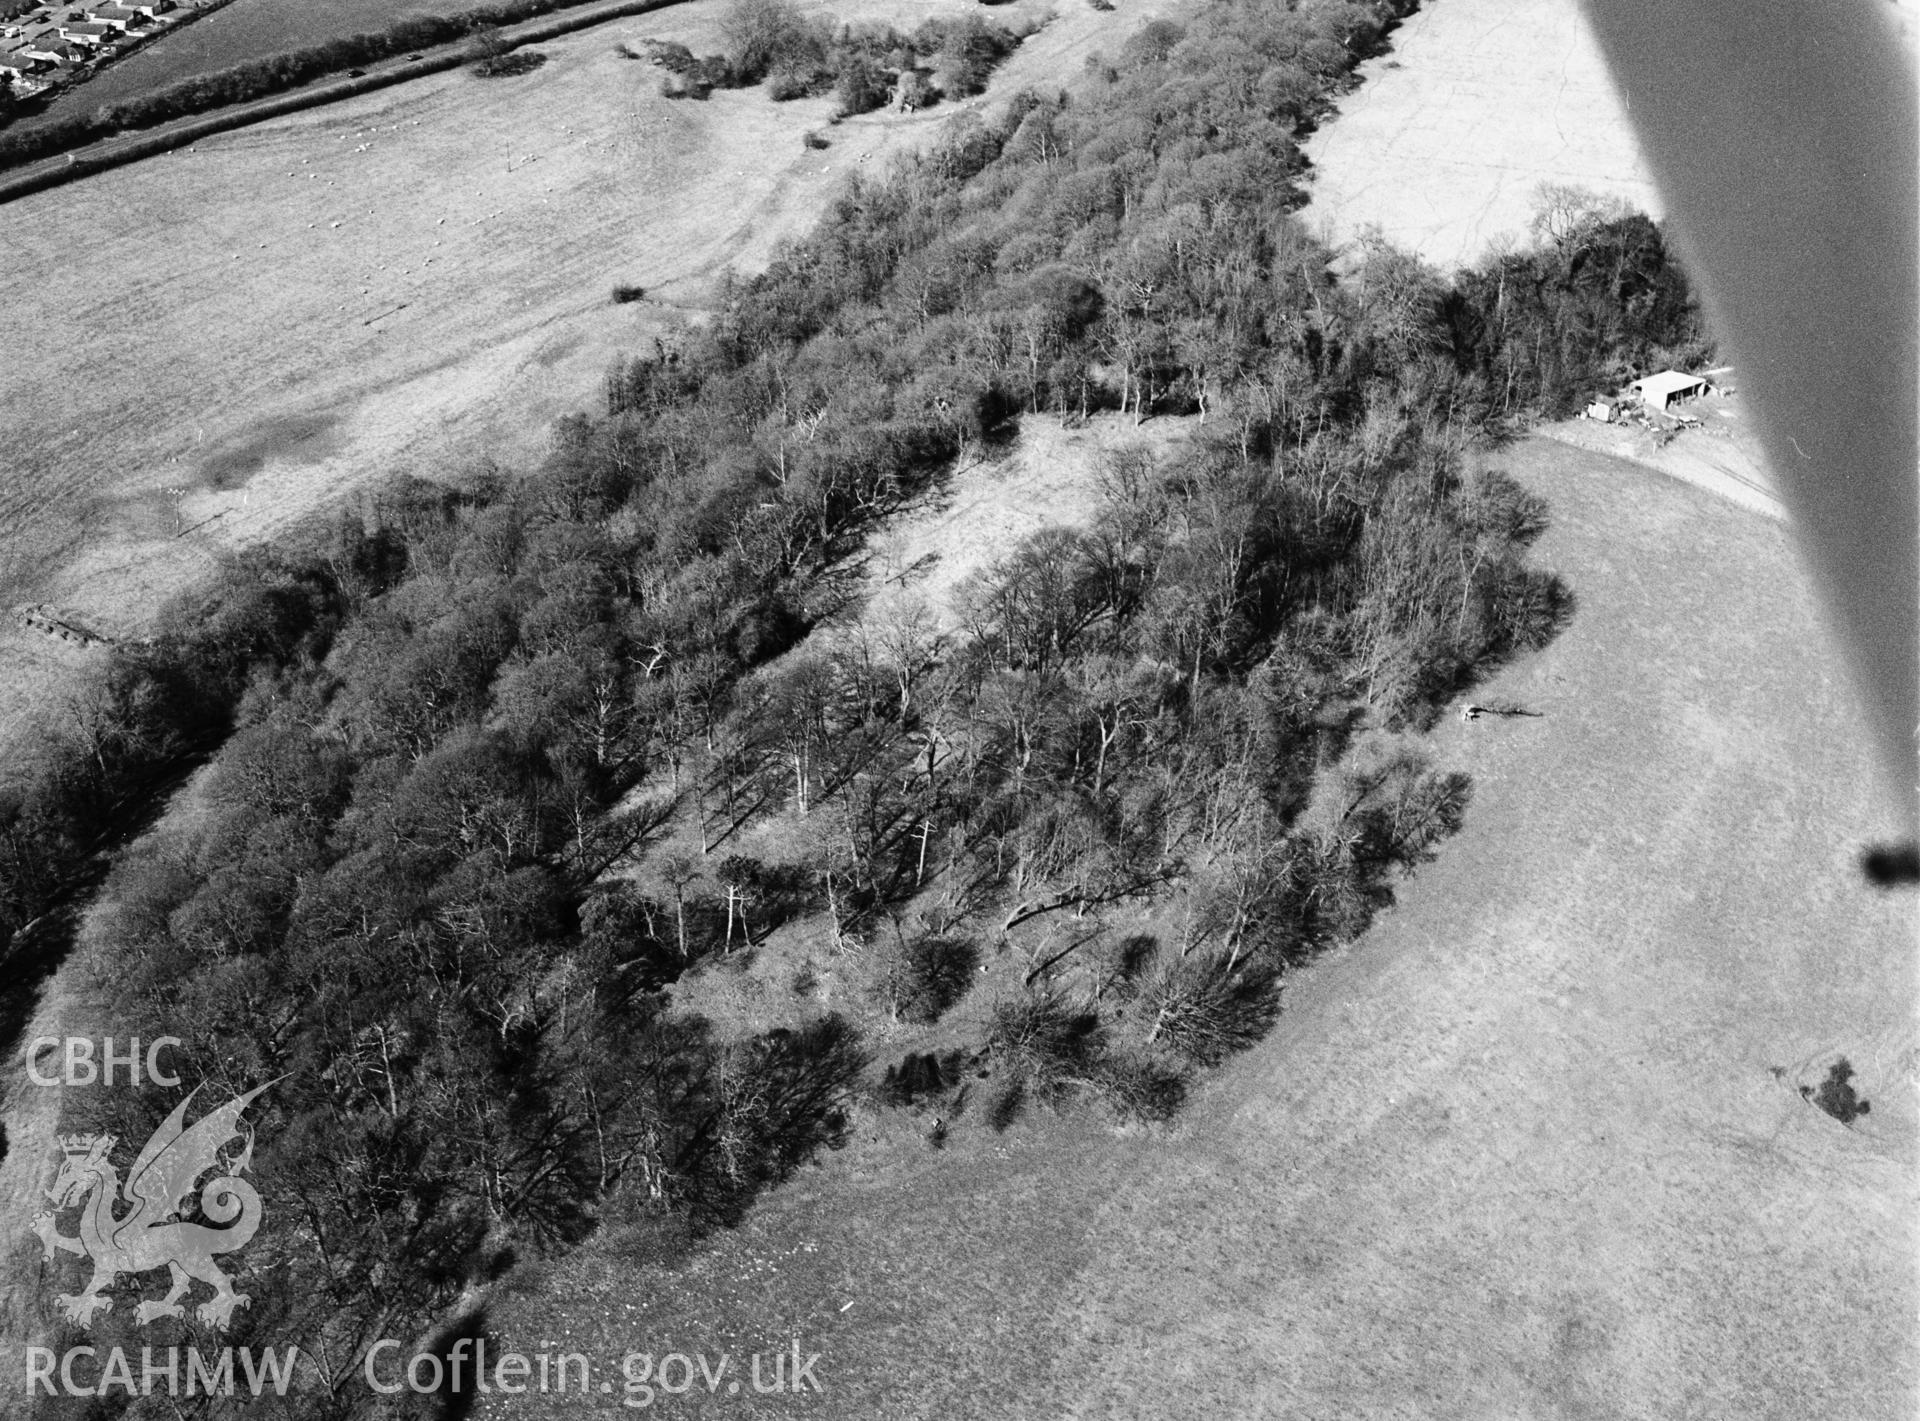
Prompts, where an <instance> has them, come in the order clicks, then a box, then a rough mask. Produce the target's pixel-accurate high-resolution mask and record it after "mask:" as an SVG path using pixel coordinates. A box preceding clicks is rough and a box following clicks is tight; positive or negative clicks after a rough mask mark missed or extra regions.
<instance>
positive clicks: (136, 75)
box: [52, 0, 472, 117]
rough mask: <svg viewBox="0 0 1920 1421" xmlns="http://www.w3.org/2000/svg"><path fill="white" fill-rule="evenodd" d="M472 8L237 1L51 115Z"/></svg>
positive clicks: (98, 80)
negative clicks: (414, 18) (405, 20)
mask: <svg viewBox="0 0 1920 1421" xmlns="http://www.w3.org/2000/svg"><path fill="white" fill-rule="evenodd" d="M470 8H472V7H471V6H470V5H468V4H466V3H464V0H418V3H415V4H408V5H405V6H395V5H393V4H391V3H388V0H327V3H325V4H312V3H307V4H302V3H300V0H235V3H233V4H231V5H227V6H225V7H224V8H222V9H219V10H216V11H214V13H213V14H211V15H208V16H206V17H205V18H204V19H198V20H195V21H193V23H191V24H189V25H186V26H184V27H182V28H181V30H180V31H179V32H178V33H177V34H171V35H167V36H165V37H164V38H162V39H160V40H159V41H157V42H155V43H153V44H150V45H148V46H147V47H145V48H144V49H141V50H140V51H138V52H137V53H134V54H130V55H128V56H127V57H126V58H125V59H123V60H120V61H118V62H116V63H115V64H113V65H112V66H111V67H109V68H108V69H107V70H105V71H104V72H103V73H101V74H99V75H97V76H96V77H94V78H92V79H89V80H88V81H87V82H86V83H85V84H83V85H81V86H80V87H79V88H77V89H75V90H74V91H73V93H72V94H71V95H70V96H69V97H66V98H63V99H62V100H61V101H60V102H59V103H58V104H56V105H54V107H53V109H52V116H54V117H59V116H61V115H62V114H65V113H71V112H74V111H76V110H85V109H93V108H98V107H99V106H100V105H102V104H111V103H118V102H120V101H121V100H124V99H131V98H135V97H138V96H139V95H142V94H148V93H152V92H153V91H155V90H156V89H164V88H166V87H167V85H169V84H177V83H179V82H180V81H181V80H182V79H192V78H196V77H198V76H199V75H202V74H211V73H213V72H214V71H216V70H219V69H225V68H227V67H228V66H229V65H233V64H244V63H246V62H247V61H249V60H253V59H266V58H268V57H270V56H272V55H275V54H284V53H286V52H287V51H288V50H294V49H301V48H304V47H305V46H307V45H313V44H324V43H325V42H326V41H328V40H330V39H337V38H339V37H340V36H342V35H350V34H356V33H359V32H361V31H378V30H384V29H386V28H387V27H388V26H389V25H391V24H392V23H393V22H394V21H395V20H396V19H399V18H401V17H402V16H405V15H446V14H453V13H457V12H458V11H460V10H464V9H470Z"/></svg>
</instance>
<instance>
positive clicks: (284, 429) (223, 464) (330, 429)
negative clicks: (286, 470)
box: [195, 411, 340, 493]
mask: <svg viewBox="0 0 1920 1421" xmlns="http://www.w3.org/2000/svg"><path fill="white" fill-rule="evenodd" d="M339 423H340V416H339V415H338V414H337V413H326V412H322V411H309V412H307V413H304V414H290V415H282V416H281V417H280V418H278V419H270V420H267V421H265V422H264V423H261V424H258V425H255V426H254V427H253V428H251V429H249V430H247V431H246V433H245V434H243V435H242V436H241V437H240V438H239V440H238V441H237V442H235V443H232V444H230V445H229V446H228V447H227V448H224V449H220V450H218V451H216V452H215V453H213V454H210V455H208V456H207V457H206V458H205V459H203V460H201V462H200V467H199V468H198V469H197V470H196V471H195V474H196V476H197V479H198V482H199V483H200V485H201V487H203V488H207V489H211V490H212V491H214V492H215V493H226V492H229V491H231V490H233V489H237V488H244V487H245V486H246V484H247V482H248V481H249V480H250V479H252V478H253V476H254V475H255V474H257V473H259V472H260V471H261V470H262V469H264V468H266V466H267V461H268V460H269V459H288V458H295V457H298V458H300V459H301V460H303V461H306V462H312V461H314V460H317V459H322V458H324V457H326V456H327V455H328V454H330V453H332V452H333V451H334V450H335V449H336V448H338V447H339V444H340V440H339V439H338V438H337V437H332V438H330V437H329V436H330V435H333V433H334V429H335V426H337V425H338V424H339Z"/></svg>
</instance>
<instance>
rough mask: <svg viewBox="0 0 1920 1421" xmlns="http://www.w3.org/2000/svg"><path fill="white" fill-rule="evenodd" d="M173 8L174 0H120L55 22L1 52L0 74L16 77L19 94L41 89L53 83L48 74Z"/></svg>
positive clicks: (96, 52)
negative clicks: (79, 15)
mask: <svg viewBox="0 0 1920 1421" xmlns="http://www.w3.org/2000/svg"><path fill="white" fill-rule="evenodd" d="M173 8H174V0H117V3H115V4H111V5H100V6H97V7H95V8H94V9H92V10H88V11H85V12H84V18H80V19H74V18H69V19H67V20H66V21H64V22H63V23H61V24H58V25H54V26H50V27H48V28H47V29H44V30H41V31H40V32H39V33H38V34H36V35H33V36H31V37H30V38H28V39H27V40H26V41H25V42H24V43H23V44H21V45H20V46H19V47H18V48H16V49H13V50H10V51H8V52H7V53H5V54H0V75H4V76H5V77H6V78H7V79H8V80H10V81H11V84H12V87H13V91H14V92H15V93H16V94H22V95H25V94H33V93H37V92H38V91H40V90H41V89H44V88H46V87H47V85H46V78H48V77H50V78H56V79H57V78H59V77H61V75H62V74H63V73H65V72H67V71H70V70H71V69H72V68H73V67H74V66H75V65H79V64H85V63H87V62H89V61H90V60H92V59H94V58H96V57H97V56H98V55H99V53H100V51H101V50H103V49H104V48H106V47H107V46H108V45H112V44H115V43H117V42H118V41H119V40H120V38H121V37H122V36H123V35H126V34H128V33H130V32H132V31H135V30H139V29H144V28H145V27H146V26H147V25H148V24H149V23H151V22H152V21H153V20H154V18H155V17H157V16H159V15H164V14H165V13H166V12H167V11H169V10H171V9H173ZM80 13H82V12H77V11H71V12H69V15H70V16H71V15H74V14H80ZM43 76H44V77H43Z"/></svg>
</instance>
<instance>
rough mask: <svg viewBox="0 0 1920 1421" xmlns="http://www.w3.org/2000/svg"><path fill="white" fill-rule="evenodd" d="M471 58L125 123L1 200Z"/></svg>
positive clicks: (581, 20)
mask: <svg viewBox="0 0 1920 1421" xmlns="http://www.w3.org/2000/svg"><path fill="white" fill-rule="evenodd" d="M675 3H677V0H615V3H612V4H607V5H596V6H593V7H592V8H591V9H587V8H584V7H583V8H581V9H575V10H570V11H568V12H567V13H565V14H560V15H553V16H549V17H547V18H544V19H541V20H537V21H531V22H529V23H527V24H526V25H525V26H523V27H521V28H518V29H515V30H512V31H510V32H508V34H507V39H508V42H509V43H511V44H514V45H523V44H537V43H538V42H540V41H541V40H548V39H556V38H558V37H559V36H561V35H565V34H570V33H572V32H574V31H576V30H584V29H590V28H592V27H593V26H595V25H599V24H604V23H606V22H607V21H609V20H618V19H624V18H626V17H628V16H631V15H641V14H645V13H647V12H648V11H651V10H663V9H666V8H667V7H668V6H670V5H673V4H675ZM472 13H484V12H472ZM470 60H471V56H470V55H468V54H467V53H466V52H465V51H464V49H463V48H457V47H455V46H452V45H449V46H448V47H447V48H446V49H445V51H443V52H442V53H439V54H434V55H429V56H427V57H426V58H424V59H418V60H413V61H409V62H406V63H402V64H398V65H395V66H394V67H392V68H390V69H384V70H381V71H380V72H378V73H372V74H364V75H361V76H360V77H358V78H349V79H337V80H331V81H327V82H325V83H322V84H319V85H318V86H316V87H313V88H302V89H300V90H299V91H298V92H295V93H289V94H281V95H278V96H276V97H273V98H266V99H256V100H252V101H249V102H246V103H243V104H239V105H234V106H232V107H230V108H227V109H224V110H220V111H217V112H214V113H210V114H207V115H204V116H197V117H191V118H183V119H179V120H176V121H173V122H170V123H168V124H166V125H165V126H164V127H160V128H156V129H154V130H152V131H151V132H149V133H146V134H143V135H140V136H138V137H132V138H129V137H125V136H124V130H123V131H122V136H118V137H112V138H106V139H100V140H96V147H97V149H98V150H99V151H94V152H85V151H82V152H79V153H75V152H72V151H69V152H67V153H66V155H65V158H66V161H65V162H61V161H59V157H58V155H56V156H55V157H51V158H47V159H43V160H41V161H40V162H39V163H38V164H37V165H35V166H34V167H31V168H28V169H26V170H25V171H23V172H20V173H18V174H15V175H13V176H10V177H0V203H7V202H12V201H14V200H15V199H16V198H21V197H27V196H29V195H31V194H33V193H36V192H44V191H46V190H48V189H49V188H55V187H59V186H60V185H61V184H63V183H70V182H76V181H78V180H79V179H81V178H85V177H91V176H93V175H94V174H96V173H104V172H107V171H109V170H110V169H113V168H118V167H121V166H123V165H125V164H127V163H135V162H139V161H140V160H142V159H144V158H152V157H156V156H158V155H159V154H161V153H167V152H171V151H172V150H174V149H176V148H179V147H182V146H183V145H185V144H189V143H195V142H198V141H199V140H200V139H202V138H209V137H212V136H213V135H215V134H219V133H227V132H231V131H233V130H234V129H239V128H247V127H250V126H251V125H253V124H256V123H262V122H264V121H266V120H268V119H273V118H280V117H282V116H284V115H286V114H290V113H298V112H300V111H301V110H302V109H311V108H319V107H321V106H322V105H325V104H331V103H337V102H339V101H340V100H342V99H350V98H354V97H356V96H357V95H360V94H367V93H372V92H373V91H374V90H376V89H385V88H389V87H391V86H392V85H395V84H404V83H406V82H408V81H410V80H413V79H422V78H425V77H426V76H427V75H429V74H440V73H445V72H446V71H447V70H450V69H458V68H460V67H461V66H463V65H465V64H467V63H469V62H470ZM248 62H249V63H258V62H262V61H251V60H250V61H248Z"/></svg>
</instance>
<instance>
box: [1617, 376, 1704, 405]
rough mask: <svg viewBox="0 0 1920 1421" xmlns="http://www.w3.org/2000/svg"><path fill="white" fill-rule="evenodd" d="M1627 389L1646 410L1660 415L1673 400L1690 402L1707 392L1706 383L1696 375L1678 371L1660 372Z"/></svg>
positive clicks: (1632, 384) (1638, 381)
mask: <svg viewBox="0 0 1920 1421" xmlns="http://www.w3.org/2000/svg"><path fill="white" fill-rule="evenodd" d="M1627 388H1628V389H1629V390H1631V391H1633V393H1634V394H1635V395H1637V396H1639V398H1640V403H1641V404H1643V405H1645V406H1646V407H1647V408H1648V409H1653V410H1659V411H1660V412H1661V413H1662V414H1665V413H1666V412H1667V407H1668V406H1669V405H1671V404H1672V403H1673V402H1674V401H1675V400H1690V399H1693V398H1694V397H1695V396H1696V395H1704V394H1706V392H1707V382H1706V381H1705V380H1702V379H1701V378H1700V377H1699V376H1698V375H1683V374H1681V373H1680V372H1679V371H1678V370H1662V371H1661V372H1660V373H1659V374H1658V375H1648V376H1645V377H1643V378H1641V379H1639V380H1635V381H1633V382H1632V383H1631V384H1629V385H1628V386H1627Z"/></svg>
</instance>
